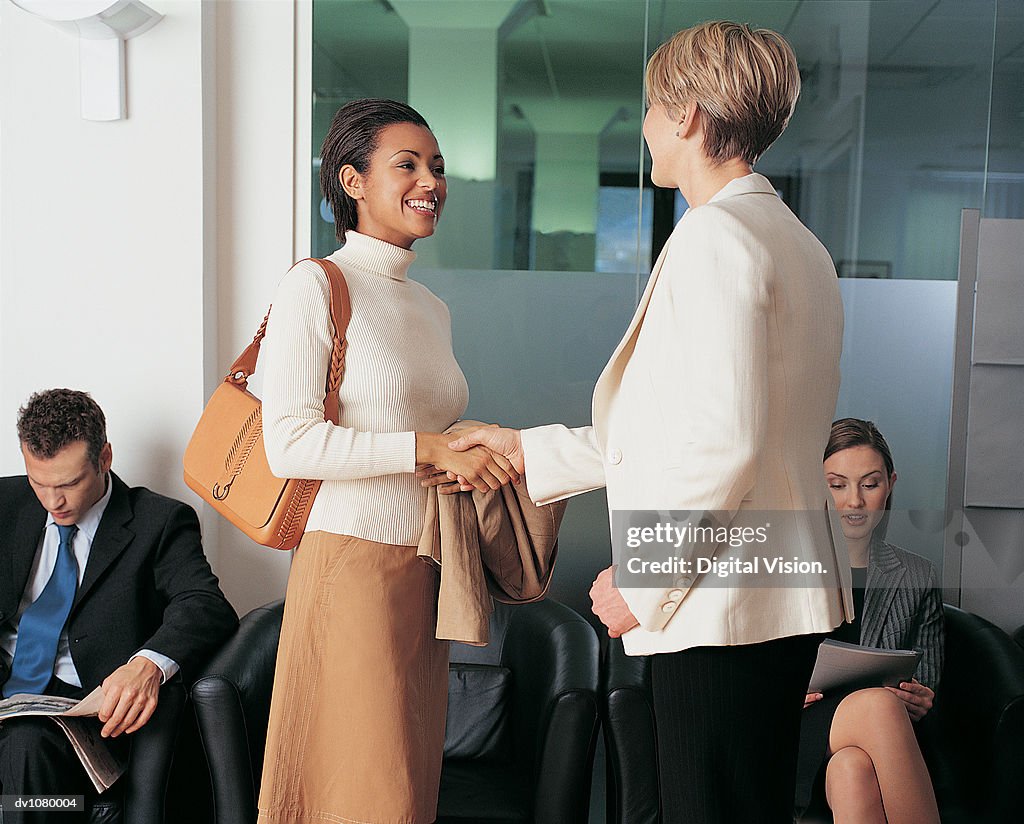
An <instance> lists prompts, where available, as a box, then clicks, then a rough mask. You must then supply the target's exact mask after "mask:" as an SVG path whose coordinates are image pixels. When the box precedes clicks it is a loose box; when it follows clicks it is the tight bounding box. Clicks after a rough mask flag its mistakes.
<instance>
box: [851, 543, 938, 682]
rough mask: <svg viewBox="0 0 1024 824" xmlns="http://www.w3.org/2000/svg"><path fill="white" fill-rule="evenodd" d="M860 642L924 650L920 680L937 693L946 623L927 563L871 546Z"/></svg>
mask: <svg viewBox="0 0 1024 824" xmlns="http://www.w3.org/2000/svg"><path fill="white" fill-rule="evenodd" d="M860 642H861V643H862V644H863V645H864V646H868V647H879V648H881V649H920V650H921V651H922V655H921V661H920V663H919V664H918V665H917V673H916V677H917V680H918V681H920V682H921V683H922V684H924V685H925V686H927V687H931V689H933V690H938V686H939V679H940V678H941V677H942V661H943V658H944V652H945V650H944V647H945V621H944V617H943V612H942V593H941V592H940V590H939V585H938V581H937V579H936V576H935V568H934V567H933V566H932V565H931V564H930V563H929V562H928V561H927V560H926V559H925V558H922V557H921V556H920V555H915V554H914V553H913V552H907V551H906V550H905V549H901V548H900V547H898V546H893V545H892V544H887V543H886V542H885V541H880V540H875V541H872V543H871V557H870V560H869V561H868V578H867V588H866V590H865V593H864V615H863V617H862V618H861V627H860Z"/></svg>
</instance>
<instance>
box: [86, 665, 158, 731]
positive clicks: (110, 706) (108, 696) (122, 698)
mask: <svg viewBox="0 0 1024 824" xmlns="http://www.w3.org/2000/svg"><path fill="white" fill-rule="evenodd" d="M162 678H163V674H162V673H161V672H160V667H158V666H157V665H156V664H154V663H153V662H152V661H150V660H149V659H148V658H145V657H144V656H141V655H139V656H137V657H135V658H133V659H132V660H131V661H129V662H128V663H127V664H125V665H124V666H123V667H118V668H117V669H116V670H114V671H113V672H112V673H110V675H108V676H107V677H106V678H105V679H103V683H102V684H101V685H100V686H101V688H102V689H103V706H102V707H101V708H100V711H99V718H100V721H103V722H104V724H103V729H102V730H100V735H102V736H103V737H104V738H116V737H117V736H119V735H120V734H121V733H123V732H127V733H132V732H135V731H136V730H138V729H141V728H142V727H143V725H145V723H146V722H147V721H149V719H150V718H151V717H152V715H153V711H154V710H155V709H156V703H157V699H158V697H159V695H160V682H161V680H162Z"/></svg>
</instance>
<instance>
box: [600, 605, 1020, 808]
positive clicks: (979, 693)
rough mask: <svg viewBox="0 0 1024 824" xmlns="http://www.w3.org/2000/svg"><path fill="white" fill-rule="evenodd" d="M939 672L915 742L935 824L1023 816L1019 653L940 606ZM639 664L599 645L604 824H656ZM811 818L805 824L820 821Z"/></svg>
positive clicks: (969, 618) (981, 625) (646, 680)
mask: <svg viewBox="0 0 1024 824" xmlns="http://www.w3.org/2000/svg"><path fill="white" fill-rule="evenodd" d="M945 610H946V663H945V669H944V672H943V678H942V683H941V684H940V687H939V694H938V695H937V697H936V708H935V710H934V711H933V713H932V714H931V715H930V716H929V718H928V719H926V720H925V722H923V723H925V724H927V725H928V727H927V728H925V729H923V730H922V731H921V732H922V741H923V748H924V751H925V757H926V760H927V761H928V766H929V769H930V771H931V774H932V779H933V781H934V784H935V788H936V796H937V798H938V801H939V811H940V813H941V816H942V821H943V824H1006V822H1009V821H1018V820H1020V817H1021V811H1022V810H1024V780H1022V777H1024V650H1021V649H1020V647H1018V646H1017V644H1015V643H1014V641H1013V640H1012V639H1011V638H1010V637H1009V636H1007V634H1006V633H1005V632H1003V631H1002V630H1001V629H999V627H997V626H995V625H993V624H991V623H989V622H988V621H986V620H985V619H984V618H979V617H978V616H977V615H972V614H971V613H969V612H964V611H963V610H960V609H957V608H956V607H953V606H950V605H949V604H946V606H945ZM650 683H651V682H650V670H649V665H648V662H647V659H644V658H629V657H628V656H626V655H625V654H624V653H623V651H622V643H621V641H618V640H616V641H611V642H609V644H608V645H607V649H606V650H605V654H604V657H603V666H602V693H603V695H604V699H605V700H604V724H605V749H606V751H607V757H608V783H607V786H608V822H609V824H657V822H658V821H659V813H658V804H657V797H658V779H657V747H656V743H655V742H656V740H655V737H654V711H653V701H652V698H651V692H650ZM821 815H822V811H821V810H820V809H815V810H814V811H813V812H811V813H808V815H807V816H805V818H804V819H803V821H804V822H805V824H810V822H812V821H814V822H818V821H822V820H828V814H827V812H825V813H824V815H825V818H824V819H823V818H821V817H820V816H821Z"/></svg>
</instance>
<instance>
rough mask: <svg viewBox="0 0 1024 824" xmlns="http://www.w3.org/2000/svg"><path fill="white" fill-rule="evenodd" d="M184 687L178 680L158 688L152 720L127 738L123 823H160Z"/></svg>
mask: <svg viewBox="0 0 1024 824" xmlns="http://www.w3.org/2000/svg"><path fill="white" fill-rule="evenodd" d="M184 706H185V687H184V685H183V684H182V683H181V679H180V678H176V679H172V680H171V681H169V682H168V683H167V684H164V686H163V687H161V688H160V697H159V698H158V700H157V705H156V709H155V710H154V711H153V715H152V717H151V718H150V719H149V721H148V722H146V724H145V725H144V726H143V727H142V728H141V729H140V730H139V731H138V732H134V733H132V735H131V754H130V756H129V761H128V770H127V771H126V773H125V777H124V790H123V791H124V800H123V802H122V803H123V805H124V806H123V810H124V813H123V814H124V824H163V821H164V803H165V800H166V797H167V781H168V779H169V778H170V774H171V761H172V760H173V758H174V747H175V744H176V743H177V741H178V731H179V730H180V728H181V716H182V710H183V709H184Z"/></svg>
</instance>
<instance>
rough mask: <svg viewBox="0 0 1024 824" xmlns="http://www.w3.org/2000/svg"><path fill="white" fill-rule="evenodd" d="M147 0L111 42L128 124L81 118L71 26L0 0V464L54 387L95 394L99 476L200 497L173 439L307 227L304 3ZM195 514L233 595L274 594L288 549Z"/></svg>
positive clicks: (180, 442) (261, 597) (254, 599)
mask: <svg viewBox="0 0 1024 824" xmlns="http://www.w3.org/2000/svg"><path fill="white" fill-rule="evenodd" d="M148 3H149V5H150V6H152V7H153V8H154V9H156V10H157V11H159V12H160V13H162V14H164V15H165V17H164V19H163V20H162V21H161V22H160V23H159V24H158V25H157V26H156V27H155V28H154V29H152V30H151V31H149V32H147V33H146V34H144V35H142V36H140V37H138V38H136V39H134V40H132V41H130V42H129V43H128V44H127V49H126V69H127V78H128V84H127V103H128V118H127V119H126V120H122V121H118V122H112V123H97V122H89V121H85V120H82V119H81V117H80V108H79V97H78V46H77V42H76V40H75V39H74V38H73V37H71V36H69V35H67V34H65V33H64V32H62V31H59V30H57V29H55V28H52V27H51V26H49V25H47V24H45V23H44V22H42V21H40V20H38V19H35V18H33V17H31V16H30V15H28V14H27V13H25V12H24V11H22V10H21V9H19V8H17V7H16V6H14V5H12V4H11V3H9V2H7V0H0V474H4V475H8V474H19V473H21V472H22V471H23V466H22V462H21V457H20V453H19V450H18V445H17V438H16V435H15V431H14V423H15V417H16V414H17V410H18V407H19V406H20V404H21V403H22V402H23V401H24V400H25V399H26V398H27V397H28V395H29V394H31V393H32V392H33V391H35V390H37V389H43V388H50V387H55V386H69V387H73V388H79V389H85V390H88V391H89V392H91V393H92V394H93V396H94V397H95V398H96V400H97V401H98V402H99V403H100V405H101V406H102V407H103V408H104V410H105V412H106V414H107V418H108V429H109V435H110V439H111V442H112V443H113V446H114V468H115V471H117V472H118V473H119V474H120V475H121V476H122V477H123V478H124V479H125V480H126V481H127V482H128V483H130V484H136V485H145V486H149V487H150V488H152V489H154V490H156V491H158V492H162V493H165V494H168V495H172V496H175V497H178V498H181V499H183V500H187V501H189V502H190V503H192V504H193V505H196V506H197V507H198V506H199V503H198V499H197V498H196V497H195V496H194V495H192V493H191V492H190V491H188V490H187V488H186V487H185V485H184V482H183V481H182V479H181V454H182V452H183V450H184V447H185V444H186V443H187V440H188V437H189V435H190V434H191V430H192V427H193V426H194V424H195V421H196V420H197V419H198V417H199V414H200V412H201V411H202V407H203V403H204V401H205V398H206V397H207V395H208V394H209V391H210V390H211V389H212V388H213V386H214V385H215V383H216V381H217V380H218V378H219V376H220V375H221V374H223V373H224V372H226V370H227V367H228V366H229V365H230V362H231V360H233V358H234V356H235V355H236V354H237V352H238V351H239V350H240V349H241V348H242V346H243V345H244V344H245V343H246V342H247V341H248V340H249V339H250V338H251V336H252V334H253V332H255V329H256V326H257V325H258V324H259V321H260V319H261V318H262V315H263V312H264V311H265V310H266V305H267V304H268V303H269V301H270V297H271V292H272V290H273V286H274V284H275V283H276V281H277V279H278V278H279V277H280V276H281V274H282V273H283V272H284V271H285V270H286V269H287V267H288V265H289V264H290V263H291V262H292V260H294V259H295V257H296V256H297V255H299V256H301V255H302V254H304V252H305V250H304V249H303V248H301V247H302V246H303V242H304V239H305V238H308V236H309V231H308V218H306V217H304V216H303V217H301V218H300V219H299V222H298V223H297V222H296V217H295V215H296V205H295V204H296V203H299V204H302V206H303V208H302V210H301V211H302V212H303V215H304V213H305V212H306V208H305V204H306V203H307V202H308V190H305V189H304V185H305V186H308V173H305V174H304V175H303V176H301V177H300V179H299V183H300V184H304V185H296V181H295V177H296V175H295V169H296V164H297V163H300V164H301V165H302V166H303V167H304V164H306V163H308V155H307V153H306V151H305V146H306V145H307V144H308V137H307V136H306V133H307V129H308V127H307V126H306V125H305V124H308V122H309V116H308V113H305V114H304V113H302V112H301V111H300V112H296V105H297V104H296V100H299V101H300V104H299V106H300V109H301V108H302V107H303V106H308V104H309V97H310V96H309V94H308V91H303V93H302V94H301V95H300V96H299V97H296V94H295V88H296V83H297V82H298V83H299V85H300V87H301V85H302V83H303V82H305V83H306V86H307V88H308V79H306V80H304V79H303V78H305V76H306V75H307V74H308V64H309V60H308V59H305V60H304V61H303V62H304V64H305V65H306V70H305V71H304V72H303V73H302V74H301V75H300V76H299V78H298V80H297V79H296V71H295V66H296V45H295V44H296V36H297V35H296V21H297V20H298V21H299V24H300V26H306V30H307V31H308V24H307V22H306V21H308V18H309V4H308V2H296V0H269V1H268V0H233V2H231V3H222V2H214V1H213V0H206V2H199V0H148ZM307 40H308V37H307ZM300 65H302V64H300ZM297 114H298V115H299V116H298V117H297ZM296 123H300V124H303V125H302V128H300V130H299V132H300V134H299V137H300V139H302V140H304V141H305V142H304V143H302V144H301V150H300V149H299V148H297V144H296V127H295V124H296ZM298 238H302V239H303V241H299V240H297V239H298ZM202 517H203V522H204V533H205V536H206V547H207V554H208V555H209V556H210V558H211V562H212V563H213V565H214V568H215V570H216V571H217V573H218V574H219V575H220V577H221V581H222V585H223V587H224V590H225V592H226V593H227V594H228V596H229V597H230V598H231V600H232V602H233V603H234V604H235V606H236V608H237V609H239V610H240V611H242V612H244V611H246V610H247V609H249V608H250V607H252V606H255V605H257V604H259V603H262V602H264V601H267V600H270V599H271V598H274V597H279V596H280V595H281V594H283V588H284V580H285V578H286V574H287V562H288V557H287V555H286V554H284V553H274V552H272V551H271V550H265V549H260V548H256V547H254V546H252V545H251V544H248V543H247V542H243V541H241V540H240V539H238V538H237V537H236V536H235V535H234V533H233V532H232V531H230V530H229V529H228V528H226V527H225V528H223V529H221V528H220V524H218V522H217V520H216V518H215V517H213V516H212V515H211V513H209V512H203V513H202Z"/></svg>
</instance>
